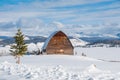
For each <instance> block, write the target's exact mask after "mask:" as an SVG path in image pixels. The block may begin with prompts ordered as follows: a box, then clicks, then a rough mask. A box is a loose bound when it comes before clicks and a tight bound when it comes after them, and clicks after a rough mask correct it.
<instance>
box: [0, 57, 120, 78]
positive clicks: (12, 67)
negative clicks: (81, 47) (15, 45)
mask: <svg viewBox="0 0 120 80" xmlns="http://www.w3.org/2000/svg"><path fill="white" fill-rule="evenodd" d="M14 62H15V61H14V58H13V57H12V56H6V57H1V58H0V80H120V71H119V70H120V65H119V63H117V64H116V63H110V62H104V61H100V60H97V59H93V58H88V57H82V56H67V55H41V56H24V57H22V62H23V63H22V64H20V65H17V64H15V63H14ZM113 64H114V65H113ZM111 65H112V66H111ZM108 66H111V67H112V68H111V70H108V69H106V67H108ZM117 66H119V67H117ZM115 67H116V68H117V71H115V72H113V71H114V70H115Z"/></svg>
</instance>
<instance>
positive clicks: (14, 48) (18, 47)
mask: <svg viewBox="0 0 120 80" xmlns="http://www.w3.org/2000/svg"><path fill="white" fill-rule="evenodd" d="M14 39H15V44H14V45H11V49H10V52H11V53H12V55H13V56H15V59H16V60H17V61H16V63H18V64H20V57H21V56H23V55H24V54H25V53H26V51H27V45H26V44H25V42H24V35H23V34H22V32H21V30H20V29H18V31H17V33H16V35H15V36H14Z"/></svg>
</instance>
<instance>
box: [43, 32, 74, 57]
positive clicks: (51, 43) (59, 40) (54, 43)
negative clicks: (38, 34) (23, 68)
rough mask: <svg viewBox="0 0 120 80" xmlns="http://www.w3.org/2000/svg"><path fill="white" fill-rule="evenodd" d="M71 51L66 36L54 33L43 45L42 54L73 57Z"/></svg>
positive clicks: (70, 45)
mask: <svg viewBox="0 0 120 80" xmlns="http://www.w3.org/2000/svg"><path fill="white" fill-rule="evenodd" d="M73 49H74V47H73V46H72V44H71V42H70V40H69V38H68V37H67V35H66V34H65V33H63V32H62V31H55V32H54V33H53V34H51V35H50V36H49V37H48V39H47V40H46V42H45V43H44V45H43V47H42V53H46V54H64V55H73V53H74V51H73Z"/></svg>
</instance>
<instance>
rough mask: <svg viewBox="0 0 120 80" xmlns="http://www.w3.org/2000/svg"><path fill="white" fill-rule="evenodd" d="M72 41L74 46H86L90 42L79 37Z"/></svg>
mask: <svg viewBox="0 0 120 80" xmlns="http://www.w3.org/2000/svg"><path fill="white" fill-rule="evenodd" d="M70 41H71V43H72V45H73V46H74V47H75V46H85V45H86V44H88V42H86V41H83V40H81V39H77V38H74V39H70Z"/></svg>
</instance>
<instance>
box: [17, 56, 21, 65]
mask: <svg viewBox="0 0 120 80" xmlns="http://www.w3.org/2000/svg"><path fill="white" fill-rule="evenodd" d="M16 59H17V61H16V63H17V64H20V55H17V56H16Z"/></svg>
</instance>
